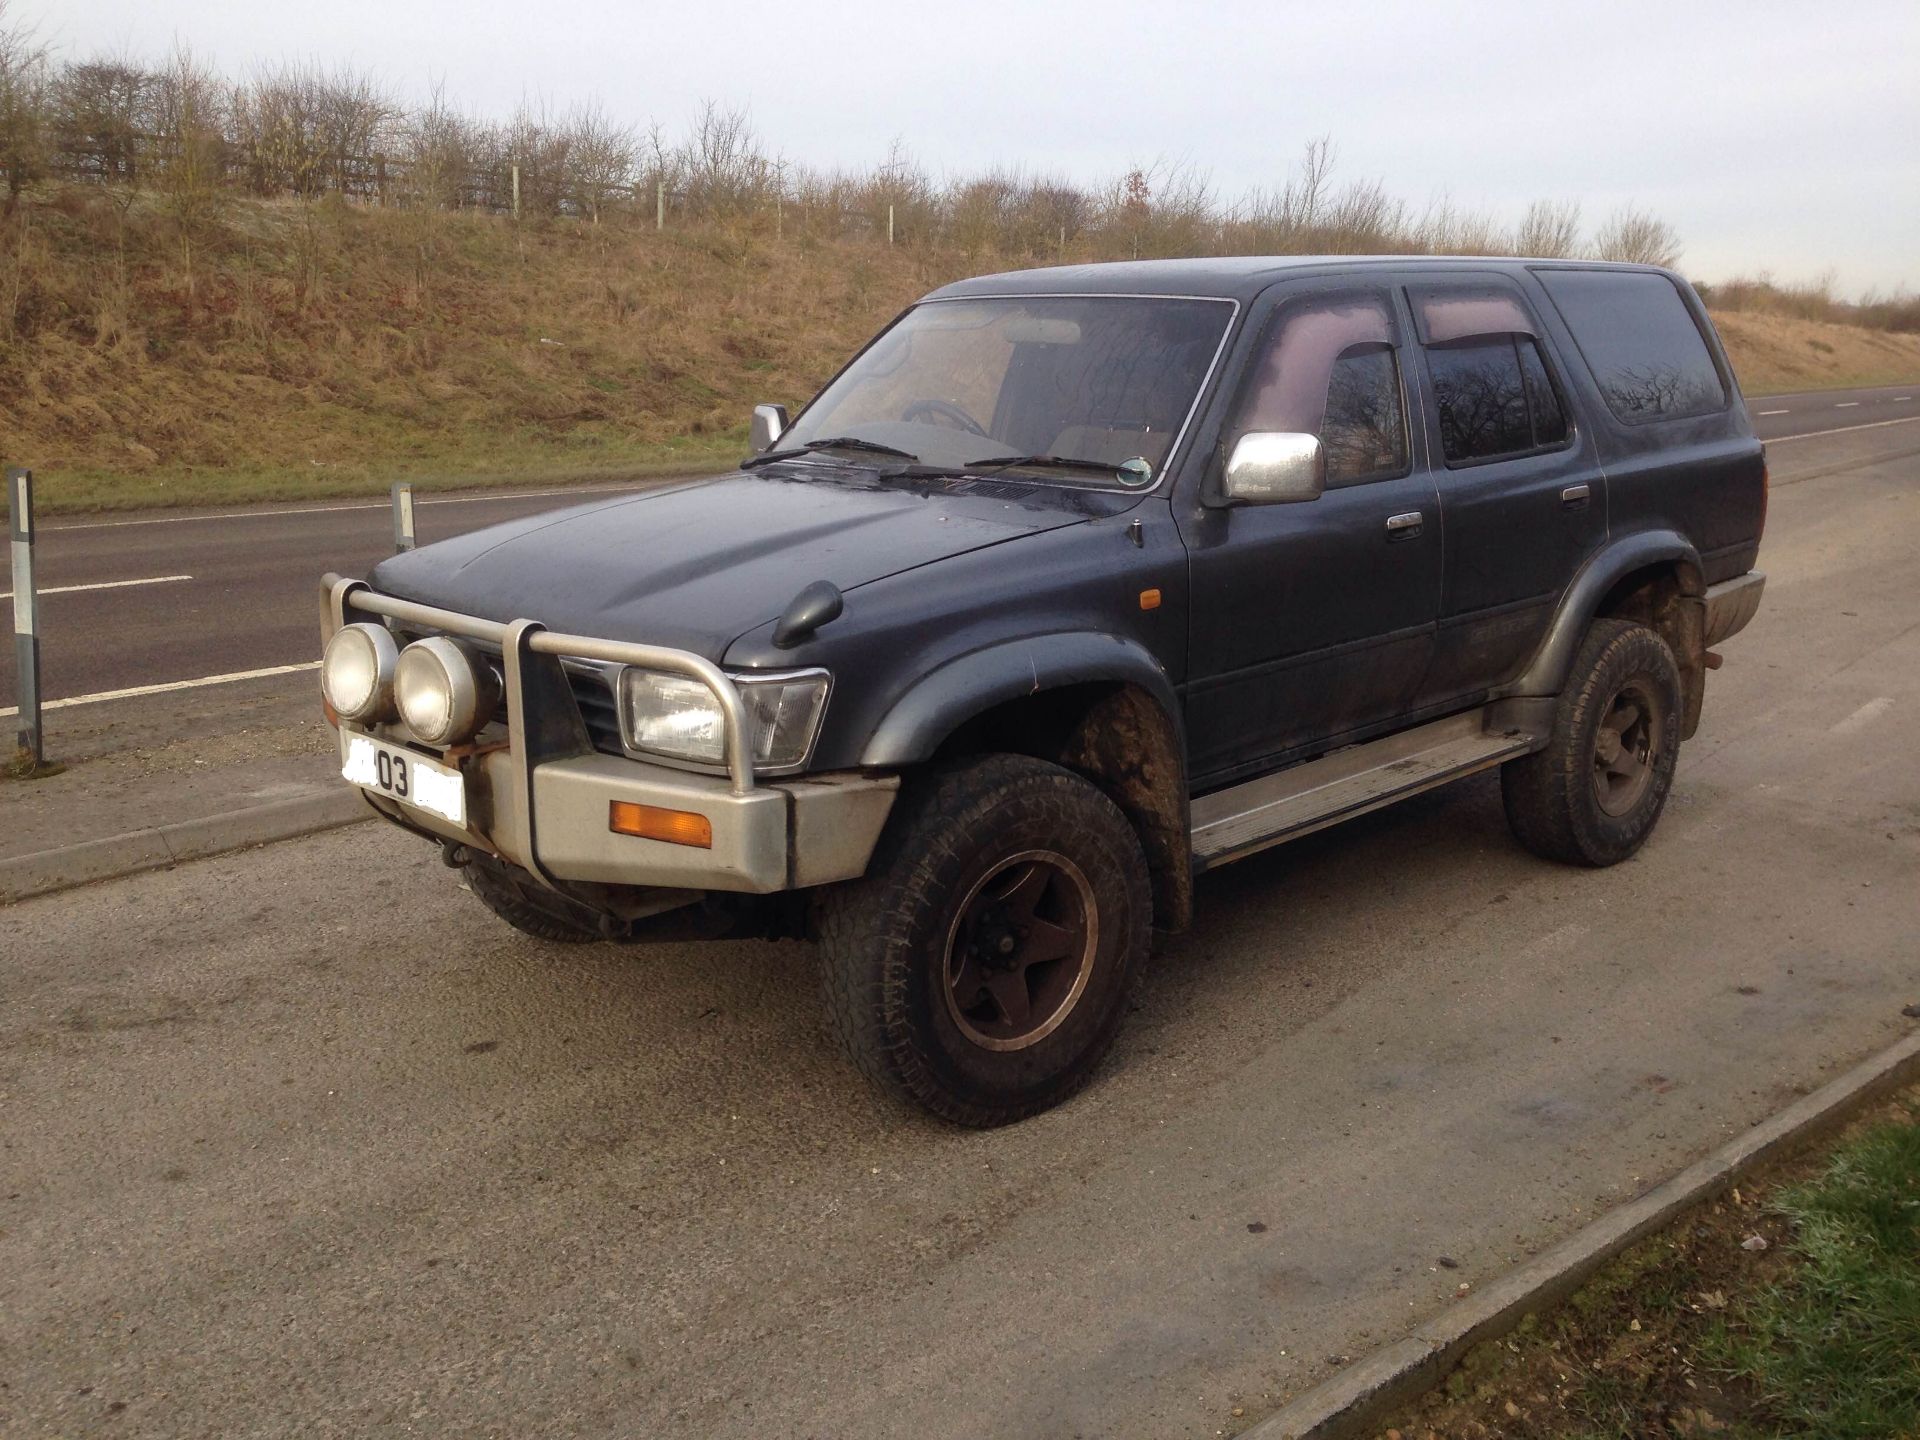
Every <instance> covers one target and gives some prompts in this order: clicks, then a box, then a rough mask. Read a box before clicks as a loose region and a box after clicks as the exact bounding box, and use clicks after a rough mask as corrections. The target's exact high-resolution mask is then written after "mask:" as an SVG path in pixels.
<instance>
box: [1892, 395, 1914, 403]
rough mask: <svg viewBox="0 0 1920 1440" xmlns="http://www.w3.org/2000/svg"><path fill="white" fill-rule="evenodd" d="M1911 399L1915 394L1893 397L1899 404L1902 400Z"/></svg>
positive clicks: (1894, 401)
mask: <svg viewBox="0 0 1920 1440" xmlns="http://www.w3.org/2000/svg"><path fill="white" fill-rule="evenodd" d="M1911 399H1913V396H1911V395H1896V396H1894V397H1893V403H1894V404H1896V405H1898V404H1899V403H1900V402H1901V401H1902V400H1911Z"/></svg>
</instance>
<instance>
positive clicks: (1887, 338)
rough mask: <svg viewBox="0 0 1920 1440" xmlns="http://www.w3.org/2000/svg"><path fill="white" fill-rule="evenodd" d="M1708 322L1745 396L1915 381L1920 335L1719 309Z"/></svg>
mask: <svg viewBox="0 0 1920 1440" xmlns="http://www.w3.org/2000/svg"><path fill="white" fill-rule="evenodd" d="M1713 323H1714V324H1715V326H1717V327H1718V328H1719V331H1720V338H1721V339H1722V340H1723V341H1725V342H1726V347H1727V353H1728V354H1729V355H1730V356H1731V357H1732V358H1733V368H1734V371H1735V373H1737V374H1738V375H1739V377H1740V386H1741V388H1742V389H1743V390H1745V391H1746V392H1747V393H1748V394H1749V395H1778V394H1782V393H1785V392H1788V391H1793V390H1824V389H1834V388H1839V387H1842V386H1851V385H1903V384H1906V383H1908V382H1909V381H1913V380H1920V334H1903V333H1895V332H1892V331H1887V330H1870V329H1867V328H1865V327H1863V326H1859V325H1836V324H1832V323H1829V322H1826V321H1822V320H1801V319H1796V318H1795V317H1793V316H1789V315H1754V314H1744V313H1743V314H1734V313H1730V312H1727V311H1724V310H1716V311H1715V312H1714V316H1713Z"/></svg>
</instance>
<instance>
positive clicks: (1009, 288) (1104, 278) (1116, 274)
mask: <svg viewBox="0 0 1920 1440" xmlns="http://www.w3.org/2000/svg"><path fill="white" fill-rule="evenodd" d="M1533 265H1555V266H1576V267H1578V268H1581V269H1596V270H1639V271H1650V272H1652V273H1655V274H1666V275H1670V274H1671V273H1672V272H1670V271H1666V270H1663V269H1661V268H1660V267H1659V266H1655V265H1630V264H1623V263H1619V262H1615V261H1605V260H1551V259H1533V260H1529V259H1522V258H1518V257H1515V256H1511V255H1507V256H1492V255H1222V256H1209V257H1203V258H1198V259H1189V260H1121V261H1117V262H1110V263H1107V264H1101V265H1050V266H1044V267H1041V268H1039V269H1034V270H1008V271H1004V272H1002V273H1001V274H998V275H977V276H975V277H973V278H972V279H970V280H959V281H955V282H954V283H953V284H951V285H943V286H941V287H940V288H939V289H938V290H935V291H933V292H931V293H930V294H928V295H927V296H926V297H925V298H926V299H928V300H954V299H959V298H962V297H966V296H980V295H1041V294H1056V295H1095V294H1098V295H1193V296H1204V297H1207V298H1217V299H1221V300H1251V299H1252V298H1253V297H1254V296H1255V295H1257V294H1259V293H1260V292H1261V291H1262V290H1264V289H1266V288H1267V286H1269V285H1271V284H1273V283H1274V282H1275V281H1276V280H1284V279H1286V278H1287V277H1288V276H1291V275H1311V274H1338V273H1341V272H1346V271H1366V270H1370V269H1400V270H1409V269H1418V270H1478V271H1482V272H1484V271H1487V270H1489V269H1494V270H1520V269H1523V268H1526V267H1528V266H1533Z"/></svg>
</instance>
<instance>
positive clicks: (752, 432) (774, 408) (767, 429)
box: [747, 405, 787, 455]
mask: <svg viewBox="0 0 1920 1440" xmlns="http://www.w3.org/2000/svg"><path fill="white" fill-rule="evenodd" d="M747 431H748V435H749V436H750V437H751V440H752V443H753V453H754V454H756V455H764V454H766V453H767V451H769V450H771V449H772V448H773V447H774V446H775V444H777V443H778V442H779V439H780V437H781V436H782V435H784V434H786V433H787V407H786V406H784V405H756V406H754V407H753V423H752V424H751V425H749V426H748V427H747Z"/></svg>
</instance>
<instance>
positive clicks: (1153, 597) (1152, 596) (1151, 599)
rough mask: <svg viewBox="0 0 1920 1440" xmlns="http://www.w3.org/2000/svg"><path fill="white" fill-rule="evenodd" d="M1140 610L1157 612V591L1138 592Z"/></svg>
mask: <svg viewBox="0 0 1920 1440" xmlns="http://www.w3.org/2000/svg"><path fill="white" fill-rule="evenodd" d="M1140 608H1141V609H1142V610H1158V609H1159V608H1160V592H1159V591H1158V590H1142V591H1141V592H1140Z"/></svg>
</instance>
